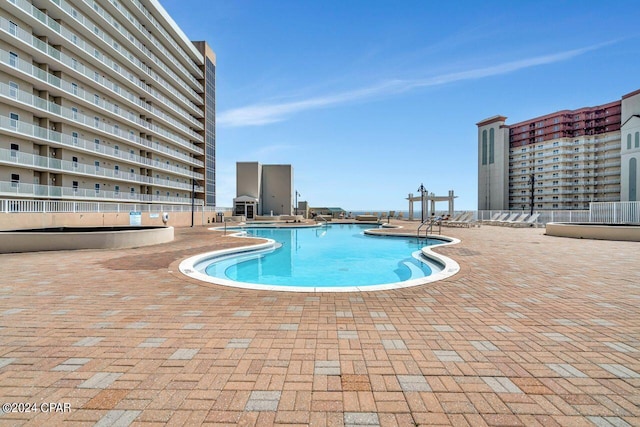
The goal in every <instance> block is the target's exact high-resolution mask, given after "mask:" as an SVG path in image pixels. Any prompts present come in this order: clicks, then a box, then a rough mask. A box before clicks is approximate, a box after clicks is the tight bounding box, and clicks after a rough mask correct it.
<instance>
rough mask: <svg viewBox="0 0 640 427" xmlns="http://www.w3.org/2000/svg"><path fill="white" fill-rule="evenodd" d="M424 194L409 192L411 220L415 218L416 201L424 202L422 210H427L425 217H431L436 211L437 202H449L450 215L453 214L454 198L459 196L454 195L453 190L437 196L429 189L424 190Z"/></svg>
mask: <svg viewBox="0 0 640 427" xmlns="http://www.w3.org/2000/svg"><path fill="white" fill-rule="evenodd" d="M423 194H424V197H423V195H422V194H421V195H419V196H414V195H413V193H409V197H407V200H408V201H409V220H412V219H413V204H414V203H415V202H421V203H422V211H423V212H425V218H429V216H430V214H431V212H435V211H436V202H449V216H453V211H454V209H453V199H455V198H456V197H458V196H454V195H453V190H449V195H448V196H436V195H435V193H429V192H428V191H427V190H423Z"/></svg>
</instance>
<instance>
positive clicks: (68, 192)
mask: <svg viewBox="0 0 640 427" xmlns="http://www.w3.org/2000/svg"><path fill="white" fill-rule="evenodd" d="M0 195H3V196H21V197H36V198H37V197H47V198H58V199H72V200H74V199H86V200H115V201H119V200H125V201H135V202H144V203H180V204H190V203H191V197H171V196H159V195H152V194H140V193H135V192H134V193H131V192H129V191H106V190H102V189H100V190H95V189H87V188H73V187H57V186H52V185H38V184H24V183H20V182H6V181H0Z"/></svg>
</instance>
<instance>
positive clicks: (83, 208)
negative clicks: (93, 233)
mask: <svg viewBox="0 0 640 427" xmlns="http://www.w3.org/2000/svg"><path fill="white" fill-rule="evenodd" d="M194 211H195V212H228V211H231V208H230V207H211V206H198V205H196V206H194ZM45 212H51V213H75V212H87V213H90V212H98V213H107V212H191V205H165V204H146V203H145V204H139V203H107V202H74V201H66V200H24V199H0V213H45Z"/></svg>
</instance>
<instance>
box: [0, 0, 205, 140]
mask: <svg viewBox="0 0 640 427" xmlns="http://www.w3.org/2000/svg"><path fill="white" fill-rule="evenodd" d="M16 2H18V3H21V4H23V3H24V4H23V6H24V7H25V8H26V9H24V12H26V13H31V15H32V16H33V17H34V18H35V19H37V20H38V21H41V22H43V24H46V25H47V27H48V28H50V29H51V30H53V31H55V32H56V33H59V28H58V27H59V26H60V24H58V23H57V22H56V21H54V20H52V19H50V18H49V17H48V16H47V15H45V14H44V13H42V12H41V11H40V10H38V9H36V8H35V7H33V6H31V5H30V4H29V3H26V2H25V0H16ZM0 23H1V25H0V28H2V29H4V30H5V31H7V32H8V33H9V34H11V35H12V36H13V37H16V38H18V39H19V40H22V41H23V42H24V43H27V44H28V45H29V46H31V47H33V48H35V49H37V50H38V51H40V52H43V53H46V54H47V55H49V56H50V57H52V58H53V59H55V60H57V61H59V62H60V63H62V64H64V65H66V66H68V67H70V68H72V69H73V70H74V71H75V72H78V73H80V74H82V75H84V76H85V77H86V78H88V79H91V80H93V81H95V82H96V83H99V84H101V85H102V86H104V87H105V88H107V89H108V90H110V91H111V92H114V93H115V94H117V95H118V96H121V97H123V98H125V99H127V100H128V101H129V102H132V103H134V104H136V105H137V106H138V107H141V108H144V109H145V110H147V111H149V112H150V113H152V114H154V115H156V116H158V117H162V119H163V120H165V121H167V122H169V123H171V124H173V125H174V126H176V127H179V122H177V121H175V120H173V119H172V118H171V117H170V116H168V115H166V114H165V113H164V112H163V111H161V110H158V109H157V108H155V107H152V106H150V105H148V104H147V103H146V102H143V101H141V100H140V98H139V97H137V96H134V95H133V94H132V93H131V92H129V91H128V90H125V91H124V92H125V93H126V95H125V94H123V91H122V90H121V89H120V87H119V86H117V85H115V84H114V83H112V82H111V81H109V80H107V79H105V78H104V77H101V76H100V75H99V74H100V73H98V72H97V71H96V70H93V69H91V68H89V67H86V66H84V65H82V64H78V63H77V61H75V60H74V59H73V58H71V57H69V56H68V55H66V54H64V53H62V52H60V51H59V50H57V49H55V48H53V47H52V46H50V45H48V44H47V43H45V42H43V41H42V40H40V39H38V38H36V37H34V36H33V35H32V34H31V33H29V32H27V31H24V30H22V29H20V28H17V29H15V28H13V29H12V28H11V26H10V23H9V21H8V20H6V19H4V18H2V19H0ZM72 39H73V37H72ZM77 43H82V44H84V41H83V40H76V46H77ZM83 50H84V51H85V53H86V54H87V55H90V57H91V58H92V60H94V61H100V62H102V64H103V65H104V67H105V68H106V69H108V70H113V72H114V73H118V74H120V75H121V76H122V77H123V78H124V81H128V82H131V84H132V86H133V87H134V88H135V90H140V89H141V90H143V91H145V92H146V93H148V94H149V95H150V96H151V97H153V98H155V99H156V100H157V101H158V103H159V104H160V105H166V106H167V107H169V108H170V109H171V111H172V112H174V113H176V114H178V115H180V116H181V117H183V118H185V119H186V120H188V121H189V122H191V123H192V124H193V125H194V126H195V127H197V128H198V129H202V125H201V124H200V123H199V122H198V120H197V119H195V118H194V117H193V116H191V114H189V113H188V112H187V111H186V110H184V109H183V108H181V107H179V106H178V105H176V104H175V103H173V102H172V101H171V100H169V99H167V98H166V97H165V96H164V95H162V94H160V93H159V92H158V91H156V90H155V89H153V88H152V87H151V86H150V85H148V84H146V83H144V82H143V81H142V80H140V79H138V78H137V77H136V76H135V75H134V74H132V73H129V72H127V74H124V72H123V71H122V69H120V70H116V64H115V63H114V62H113V61H112V60H111V59H110V58H108V57H106V56H104V55H102V54H100V53H99V52H98V51H97V50H95V49H94V50H93V52H91V51H88V50H86V49H83ZM118 67H119V66H118ZM43 80H45V81H46V79H43ZM194 112H195V113H196V114H197V115H198V116H199V117H202V114H203V113H202V110H201V109H200V108H195V109H194Z"/></svg>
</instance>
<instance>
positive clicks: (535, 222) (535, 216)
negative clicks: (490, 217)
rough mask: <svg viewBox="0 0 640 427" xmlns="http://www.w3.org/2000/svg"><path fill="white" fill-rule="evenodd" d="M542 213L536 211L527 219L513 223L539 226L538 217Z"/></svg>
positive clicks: (516, 225)
mask: <svg viewBox="0 0 640 427" xmlns="http://www.w3.org/2000/svg"><path fill="white" fill-rule="evenodd" d="M539 216H540V213H534V214H533V215H531V216H530V217H529V219H527V220H526V221H522V222H519V223H514V224H511V226H512V227H538V217H539Z"/></svg>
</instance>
